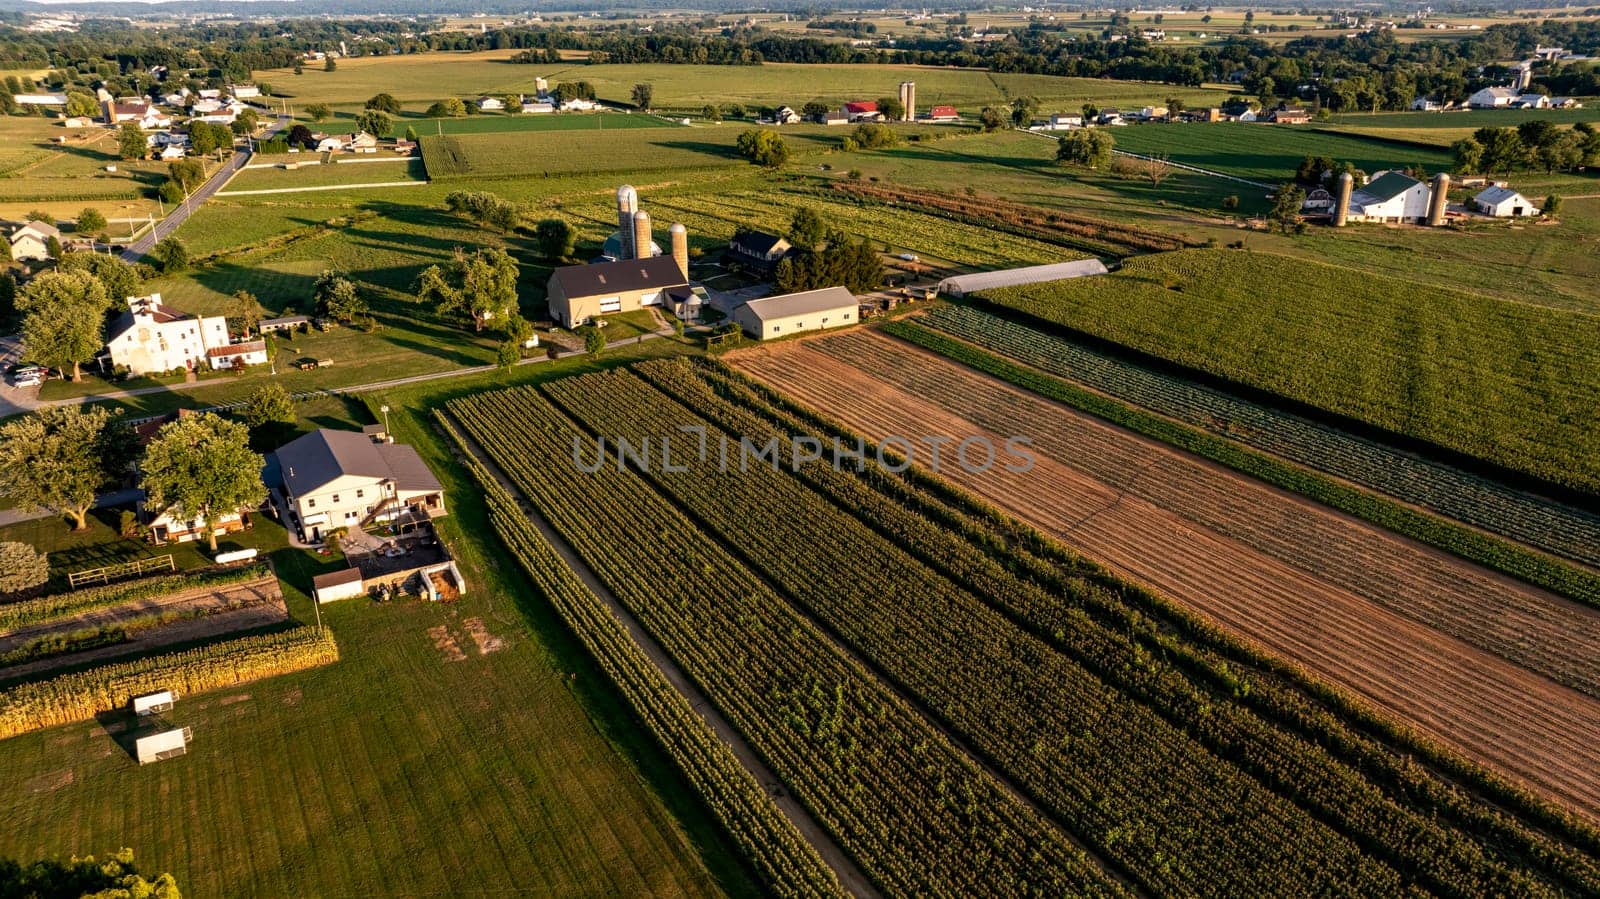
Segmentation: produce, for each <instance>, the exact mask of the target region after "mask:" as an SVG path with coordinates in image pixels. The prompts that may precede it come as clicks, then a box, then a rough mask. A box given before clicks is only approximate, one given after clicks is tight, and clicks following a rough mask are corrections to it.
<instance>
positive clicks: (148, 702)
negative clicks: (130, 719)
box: [132, 690, 178, 718]
mask: <svg viewBox="0 0 1600 899" xmlns="http://www.w3.org/2000/svg"><path fill="white" fill-rule="evenodd" d="M177 699H178V697H177V695H175V694H174V693H173V692H172V691H171V690H157V691H156V692H154V693H145V694H144V695H142V696H135V697H133V700H132V702H133V713H134V714H135V715H138V716H139V717H141V718H143V717H144V716H146V715H158V714H160V713H162V712H170V711H172V704H173V703H174V702H176V701H177Z"/></svg>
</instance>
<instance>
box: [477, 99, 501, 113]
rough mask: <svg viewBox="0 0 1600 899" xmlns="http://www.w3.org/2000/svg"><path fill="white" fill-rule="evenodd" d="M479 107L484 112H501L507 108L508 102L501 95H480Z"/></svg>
mask: <svg viewBox="0 0 1600 899" xmlns="http://www.w3.org/2000/svg"><path fill="white" fill-rule="evenodd" d="M478 108H479V109H480V110H482V111H484V112H500V111H502V110H504V109H505V108H506V103H505V101H504V100H502V99H500V98H499V97H479V98H478Z"/></svg>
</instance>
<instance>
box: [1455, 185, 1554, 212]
mask: <svg viewBox="0 0 1600 899" xmlns="http://www.w3.org/2000/svg"><path fill="white" fill-rule="evenodd" d="M1472 208H1473V209H1476V210H1478V211H1479V212H1481V213H1483V214H1484V215H1492V216H1494V217H1495V218H1520V217H1522V216H1524V215H1538V214H1539V209H1538V207H1536V206H1534V205H1533V203H1532V202H1530V201H1529V200H1528V198H1527V197H1524V196H1523V195H1522V194H1519V193H1517V192H1516V191H1514V190H1512V189H1511V188H1509V187H1498V186H1496V187H1488V188H1485V189H1484V190H1482V191H1480V192H1479V193H1478V194H1477V195H1476V196H1474V197H1473V198H1472Z"/></svg>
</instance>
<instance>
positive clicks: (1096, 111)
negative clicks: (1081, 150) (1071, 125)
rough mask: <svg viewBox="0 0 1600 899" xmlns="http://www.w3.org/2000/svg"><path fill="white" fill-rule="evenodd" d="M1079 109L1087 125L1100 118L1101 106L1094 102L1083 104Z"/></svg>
mask: <svg viewBox="0 0 1600 899" xmlns="http://www.w3.org/2000/svg"><path fill="white" fill-rule="evenodd" d="M1078 111H1079V113H1080V114H1082V116H1083V123H1084V124H1085V125H1092V124H1094V123H1095V122H1096V121H1097V120H1098V119H1099V118H1100V107H1098V106H1096V105H1094V104H1093V103H1085V104H1083V106H1082V107H1081V108H1079V110H1078Z"/></svg>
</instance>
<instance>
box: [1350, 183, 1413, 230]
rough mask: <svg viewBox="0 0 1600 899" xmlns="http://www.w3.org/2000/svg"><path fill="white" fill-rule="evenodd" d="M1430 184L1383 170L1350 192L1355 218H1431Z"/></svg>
mask: <svg viewBox="0 0 1600 899" xmlns="http://www.w3.org/2000/svg"><path fill="white" fill-rule="evenodd" d="M1431 195H1432V191H1431V190H1430V188H1429V187H1428V185H1426V184H1424V183H1423V182H1421V181H1418V180H1417V179H1415V178H1412V177H1411V176H1409V175H1403V174H1401V173H1400V172H1380V173H1378V175H1377V177H1375V178H1373V179H1372V180H1371V181H1368V182H1367V183H1366V184H1363V185H1362V186H1361V187H1358V188H1356V190H1355V191H1354V192H1353V193H1351V194H1350V208H1349V219H1350V221H1352V222H1400V223H1404V222H1410V223H1413V224H1415V223H1418V222H1423V221H1427V218H1428V200H1429V198H1430V197H1431Z"/></svg>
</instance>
